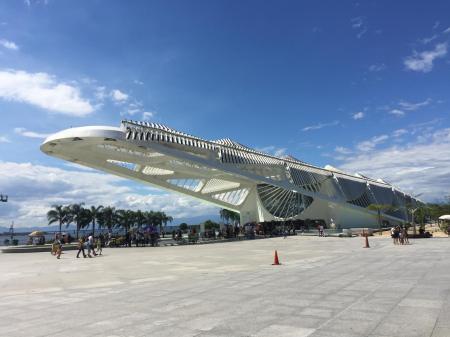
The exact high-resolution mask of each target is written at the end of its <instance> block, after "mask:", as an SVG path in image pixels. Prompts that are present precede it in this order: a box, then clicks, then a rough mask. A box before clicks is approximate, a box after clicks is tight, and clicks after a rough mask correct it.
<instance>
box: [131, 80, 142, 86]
mask: <svg viewBox="0 0 450 337" xmlns="http://www.w3.org/2000/svg"><path fill="white" fill-rule="evenodd" d="M133 83H134V84H138V85H144V82H142V81H139V80H134V81H133Z"/></svg>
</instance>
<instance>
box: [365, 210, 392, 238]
mask: <svg viewBox="0 0 450 337" xmlns="http://www.w3.org/2000/svg"><path fill="white" fill-rule="evenodd" d="M367 208H368V209H370V210H371V211H376V212H377V218H378V226H379V228H380V235H381V234H382V229H383V218H382V215H381V213H385V212H387V211H391V210H393V209H394V208H393V207H392V206H391V205H382V204H370V205H369V206H368V207H367Z"/></svg>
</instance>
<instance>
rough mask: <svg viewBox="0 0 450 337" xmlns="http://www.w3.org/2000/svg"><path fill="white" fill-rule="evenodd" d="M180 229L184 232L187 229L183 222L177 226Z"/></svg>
mask: <svg viewBox="0 0 450 337" xmlns="http://www.w3.org/2000/svg"><path fill="white" fill-rule="evenodd" d="M178 227H179V228H180V230H181V231H183V232H186V231H187V230H188V228H189V226H188V224H187V223H185V222H182V223H180V225H179V226H178Z"/></svg>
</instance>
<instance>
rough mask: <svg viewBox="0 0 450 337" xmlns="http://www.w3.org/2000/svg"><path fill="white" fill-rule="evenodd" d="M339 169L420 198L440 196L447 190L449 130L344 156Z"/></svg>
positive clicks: (448, 188)
mask: <svg viewBox="0 0 450 337" xmlns="http://www.w3.org/2000/svg"><path fill="white" fill-rule="evenodd" d="M339 166H340V168H341V169H343V170H344V171H349V172H361V173H362V174H364V175H366V176H369V177H372V178H382V179H384V180H386V181H389V182H392V183H393V184H394V185H395V186H397V187H399V188H401V189H403V190H405V191H407V192H412V193H414V194H417V193H423V195H422V197H421V199H423V200H426V201H434V200H437V199H442V197H443V196H445V195H448V191H450V179H449V177H450V129H449V128H447V129H441V130H437V131H436V130H435V131H433V132H432V133H431V134H429V137H427V139H426V142H423V141H422V140H420V141H419V137H418V138H417V139H416V140H414V141H412V142H410V143H408V144H405V145H402V146H392V147H389V148H386V149H381V150H376V151H372V152H370V153H360V154H359V155H356V156H355V155H353V156H351V157H350V156H349V157H347V158H346V159H345V160H344V162H343V164H342V165H339Z"/></svg>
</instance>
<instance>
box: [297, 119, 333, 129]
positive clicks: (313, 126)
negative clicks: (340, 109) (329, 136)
mask: <svg viewBox="0 0 450 337" xmlns="http://www.w3.org/2000/svg"><path fill="white" fill-rule="evenodd" d="M338 124H339V121H333V122H330V123H319V124H316V125H310V126H306V127H304V128H303V129H302V131H312V130H320V129H322V128H326V127H329V126H335V125H338Z"/></svg>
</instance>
